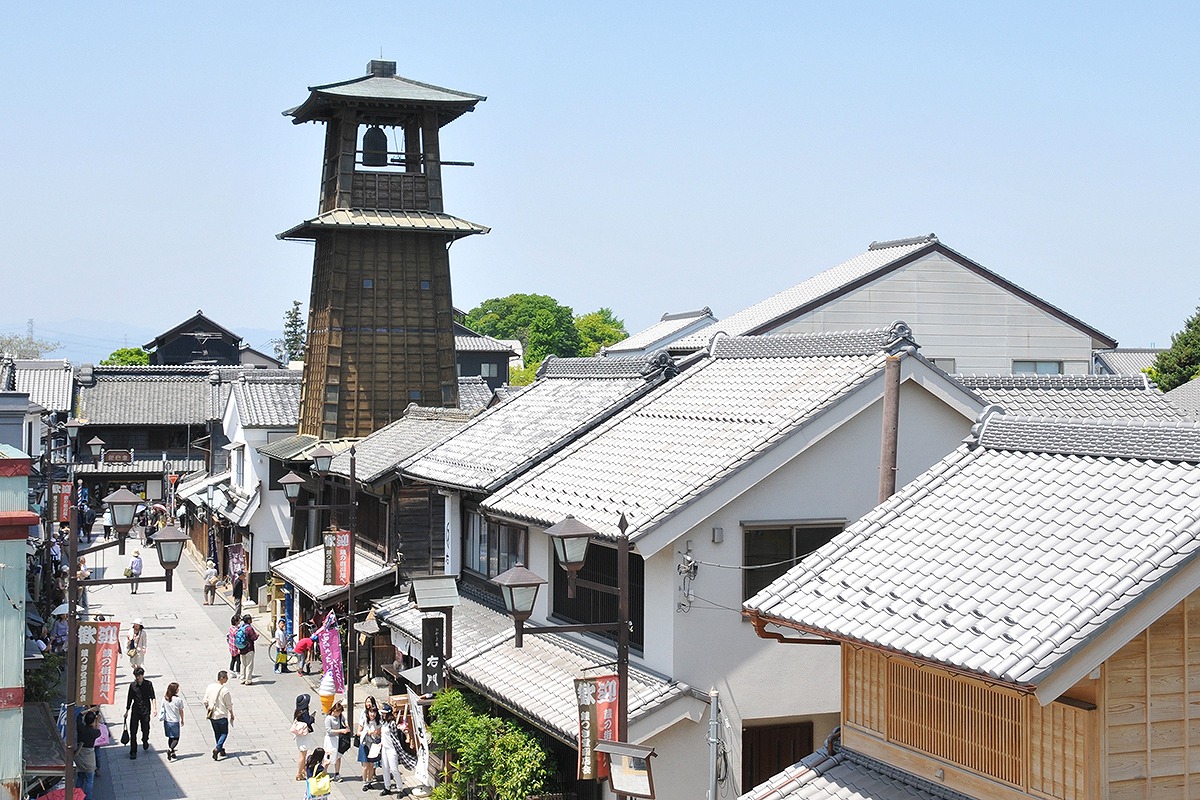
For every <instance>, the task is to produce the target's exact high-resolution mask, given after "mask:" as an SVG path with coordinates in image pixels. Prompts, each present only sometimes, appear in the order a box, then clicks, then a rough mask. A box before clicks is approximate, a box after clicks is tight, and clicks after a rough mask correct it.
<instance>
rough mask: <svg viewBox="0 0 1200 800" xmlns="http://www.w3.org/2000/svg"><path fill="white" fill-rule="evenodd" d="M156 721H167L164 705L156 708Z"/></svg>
mask: <svg viewBox="0 0 1200 800" xmlns="http://www.w3.org/2000/svg"><path fill="white" fill-rule="evenodd" d="M158 721H159V722H166V721H167V707H166V706H165V705H160V706H159V707H158Z"/></svg>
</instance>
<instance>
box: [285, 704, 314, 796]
mask: <svg viewBox="0 0 1200 800" xmlns="http://www.w3.org/2000/svg"><path fill="white" fill-rule="evenodd" d="M311 703H312V695H309V694H301V695H297V696H296V710H295V711H294V712H293V713H292V726H291V727H290V728H289V729H288V730H289V731H290V732H291V734H292V736H295V737H296V753H297V755H298V757H299V760H298V761H297V762H296V780H298V781H302V780H304V779H305V778H306V777H308V776H307V775H306V774H305V764H306V762H307V761H308V754H309V752H310V751H311V750H312V748H313V735H312V732H313V723H315V722H316V720H314V719H313V715H312V712H311V711H309V705H310V704H311Z"/></svg>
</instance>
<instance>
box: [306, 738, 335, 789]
mask: <svg viewBox="0 0 1200 800" xmlns="http://www.w3.org/2000/svg"><path fill="white" fill-rule="evenodd" d="M326 764H327V757H326V755H325V751H324V750H323V749H322V748H320V747H318V748H316V749H314V750H313V751H312V755H310V756H309V757H308V760H307V761H305V762H304V774H305V775H306V776H307V778H308V783H307V784H306V785H305V789H306V792H305V794H306V796H308V797H326V796H328V795H329V790H330V789H331V788H332V787H330V785H329V784H330V783H332V782H333V781H336V780H337V777H336V776H335V777H333V778H329V779H328V780H321V778H328V775H329V773H328V772H327V771H326ZM314 779H315V780H314Z"/></svg>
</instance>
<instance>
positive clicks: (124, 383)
mask: <svg viewBox="0 0 1200 800" xmlns="http://www.w3.org/2000/svg"><path fill="white" fill-rule="evenodd" d="M210 371H211V370H210V368H208V367H187V366H149V367H101V366H95V367H93V366H91V365H89V364H85V365H84V366H83V367H82V368H81V369H80V371H79V373H78V374H77V376H76V378H77V381H78V382H79V383H80V386H79V388H78V395H77V397H76V401H75V405H76V408H75V416H76V417H77V418H79V419H81V420H87V423H88V425H203V424H204V423H206V422H208V421H209V420H210V419H215V418H217V417H219V415H220V412H219V411H217V412H216V414H215V415H214V413H213V412H214V408H213V405H214V397H213V391H214V387H213V384H212V383H210V382H209V372H210ZM89 376H90V377H89Z"/></svg>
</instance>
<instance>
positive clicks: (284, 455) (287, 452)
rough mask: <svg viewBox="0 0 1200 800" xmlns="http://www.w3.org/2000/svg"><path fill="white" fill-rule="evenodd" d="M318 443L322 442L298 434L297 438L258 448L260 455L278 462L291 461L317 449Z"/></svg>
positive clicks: (281, 440)
mask: <svg viewBox="0 0 1200 800" xmlns="http://www.w3.org/2000/svg"><path fill="white" fill-rule="evenodd" d="M318 441H320V440H319V439H318V438H317V437H316V436H313V435H312V434H308V433H298V434H296V435H295V436H289V437H287V438H286V439H280V440H278V441H275V442H271V443H270V444H265V445H263V446H262V447H260V448H258V453H259V455H264V456H266V457H267V458H274V459H276V460H277V461H291V460H293V459H294V458H296V456H298V455H300V454H301V453H303V452H305V451H307V450H311V449H312V448H314V447H316V445H317V442H318Z"/></svg>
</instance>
